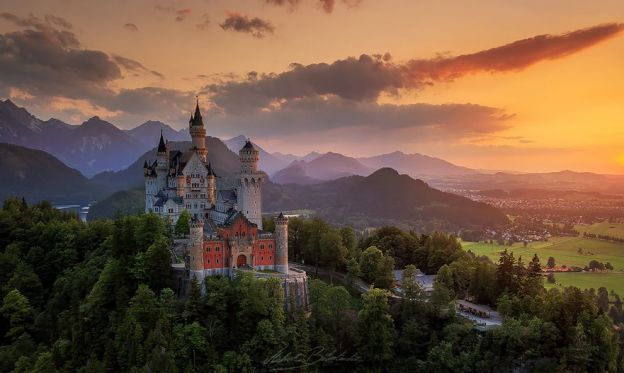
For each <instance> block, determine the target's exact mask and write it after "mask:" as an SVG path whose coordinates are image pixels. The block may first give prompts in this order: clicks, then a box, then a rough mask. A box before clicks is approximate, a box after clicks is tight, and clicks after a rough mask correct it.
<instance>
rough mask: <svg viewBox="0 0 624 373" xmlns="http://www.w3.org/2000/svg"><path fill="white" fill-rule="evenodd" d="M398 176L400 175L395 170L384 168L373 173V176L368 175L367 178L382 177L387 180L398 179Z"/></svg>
mask: <svg viewBox="0 0 624 373" xmlns="http://www.w3.org/2000/svg"><path fill="white" fill-rule="evenodd" d="M397 176H400V174H399V172H398V171H397V170H395V169H394V168H391V167H382V168H380V169H378V170H377V171H375V172H373V173H372V174H370V175H368V176H367V178H368V179H375V178H380V177H384V178H386V177H397Z"/></svg>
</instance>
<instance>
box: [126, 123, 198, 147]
mask: <svg viewBox="0 0 624 373" xmlns="http://www.w3.org/2000/svg"><path fill="white" fill-rule="evenodd" d="M161 131H162V134H163V136H164V137H165V139H167V141H191V135H190V134H189V133H188V131H186V132H185V131H176V130H175V129H173V128H172V127H171V126H169V125H168V124H166V123H163V122H161V121H157V120H148V121H147V122H145V123H143V124H140V125H138V126H136V127H134V128H132V129H129V130H127V131H126V133H128V134H129V135H130V136H132V137H134V138H135V139H136V140H138V141H140V142H142V143H143V144H145V145H146V146H149V147H150V148H151V147H153V146H154V145H156V144H157V141H158V139H159V138H160V133H161Z"/></svg>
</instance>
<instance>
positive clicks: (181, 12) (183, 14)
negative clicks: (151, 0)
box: [154, 4, 193, 22]
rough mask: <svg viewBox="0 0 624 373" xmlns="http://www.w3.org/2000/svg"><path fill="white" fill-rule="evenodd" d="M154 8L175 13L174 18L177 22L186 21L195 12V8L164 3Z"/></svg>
mask: <svg viewBox="0 0 624 373" xmlns="http://www.w3.org/2000/svg"><path fill="white" fill-rule="evenodd" d="M154 9H156V10H158V11H161V12H165V13H172V14H174V15H175V18H174V19H175V21H176V22H182V21H184V20H185V19H186V18H187V17H188V16H189V15H190V14H191V13H192V12H193V9H191V8H177V7H175V6H173V5H163V4H157V5H155V6H154Z"/></svg>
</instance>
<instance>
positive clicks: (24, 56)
mask: <svg viewBox="0 0 624 373" xmlns="http://www.w3.org/2000/svg"><path fill="white" fill-rule="evenodd" d="M622 66H624V2H622V0H605V1H601V0H596V1H586V0H549V1H543V0H539V1H538V0H524V1H516V0H475V1H469V2H467V1H457V0H453V1H450V0H448V1H447V0H437V1H422V0H383V1H381V0H163V1H160V0H123V1H122V0H108V1H106V2H104V1H97V0H29V1H23V0H0V98H3V99H4V98H10V99H11V100H13V101H14V102H15V103H17V104H19V105H21V106H24V107H25V108H26V109H27V110H29V111H30V112H31V113H33V114H35V115H36V116H38V117H40V118H42V119H48V118H50V117H54V118H58V119H61V120H64V121H66V122H68V123H72V124H79V123H81V122H82V121H84V120H86V119H87V118H89V117H92V116H94V115H98V116H100V117H101V118H103V119H105V120H108V121H110V122H111V123H114V124H115V125H117V126H118V127H120V128H132V127H135V126H137V125H139V124H141V123H143V122H145V121H147V120H160V121H163V122H165V123H168V124H169V125H171V126H172V127H174V128H176V129H180V128H183V127H185V126H187V125H188V118H189V116H190V113H191V111H192V110H193V109H194V105H195V99H196V98H195V97H196V96H197V97H198V99H199V103H200V106H201V108H202V110H203V114H204V123H205V124H206V127H207V132H208V134H209V135H212V136H218V137H222V138H228V137H232V136H236V135H240V134H243V135H245V136H248V137H250V138H252V139H253V140H254V142H256V143H258V144H260V145H261V146H263V147H264V148H266V149H268V150H270V151H274V152H275V151H279V152H282V153H293V154H299V155H302V154H305V153H307V152H310V151H318V152H327V151H334V152H340V153H343V154H347V155H352V156H370V155H376V154H381V153H389V152H393V151H397V150H399V151H403V152H405V153H421V154H427V155H431V156H437V157H440V158H443V159H446V160H448V161H451V162H453V163H456V164H459V165H462V166H467V167H472V168H477V169H489V170H515V171H525V172H545V171H557V170H564V169H570V170H577V171H593V172H601V173H616V174H624V69H623V68H622Z"/></svg>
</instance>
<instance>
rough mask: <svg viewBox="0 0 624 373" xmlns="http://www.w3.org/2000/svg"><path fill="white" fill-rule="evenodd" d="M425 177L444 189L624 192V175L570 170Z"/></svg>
mask: <svg viewBox="0 0 624 373" xmlns="http://www.w3.org/2000/svg"><path fill="white" fill-rule="evenodd" d="M426 180H427V182H428V183H429V184H430V185H432V186H434V187H436V188H438V189H443V190H492V189H500V190H503V191H513V190H519V189H542V190H551V191H553V190H559V191H581V192H598V193H605V194H609V195H612V194H619V195H624V175H608V174H597V173H592V172H576V171H569V170H564V171H558V172H543V173H524V174H511V173H504V172H498V173H495V174H475V175H455V176H453V175H450V176H449V175H443V176H435V177H430V178H426Z"/></svg>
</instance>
